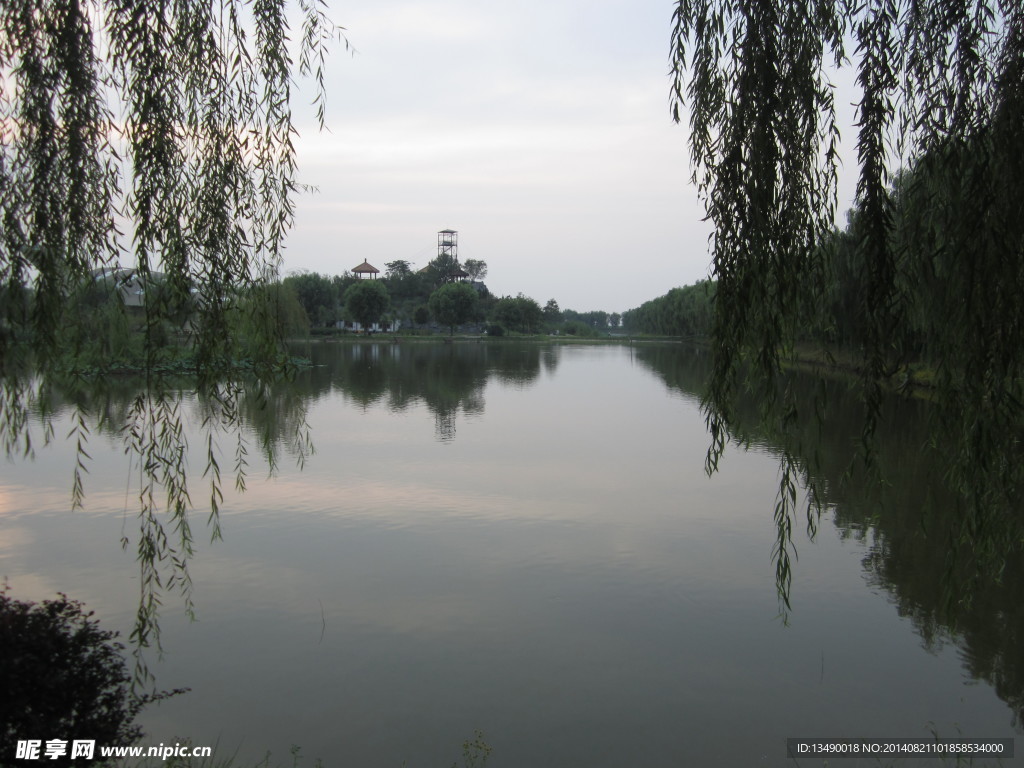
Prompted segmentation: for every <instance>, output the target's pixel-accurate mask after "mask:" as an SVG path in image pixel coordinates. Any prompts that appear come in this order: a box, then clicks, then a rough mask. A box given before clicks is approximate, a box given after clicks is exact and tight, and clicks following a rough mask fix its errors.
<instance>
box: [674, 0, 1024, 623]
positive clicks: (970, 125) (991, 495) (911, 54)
mask: <svg viewBox="0 0 1024 768" xmlns="http://www.w3.org/2000/svg"><path fill="white" fill-rule="evenodd" d="M673 20H674V28H673V38H672V40H673V43H672V64H673V73H674V79H673V86H672V110H673V116H674V119H675V120H676V121H679V120H681V119H683V116H684V113H685V111H686V110H688V111H689V122H690V147H691V156H692V161H693V166H694V169H695V170H694V176H693V179H694V182H695V183H696V185H697V186H698V188H699V191H700V194H701V197H702V199H703V201H704V203H705V206H706V209H707V214H708V217H709V219H710V221H711V222H712V223H713V225H714V233H713V236H712V250H713V257H714V267H713V269H714V277H715V279H716V280H717V293H716V317H715V324H714V332H713V338H714V352H715V356H714V360H715V362H714V367H713V373H712V376H711V380H710V385H709V392H708V396H707V400H706V413H707V420H708V425H709V428H710V430H711V433H712V439H713V443H712V446H711V449H710V451H709V457H708V459H709V460H708V465H709V469H714V467H715V466H717V463H718V460H719V458H720V456H721V452H722V450H723V449H724V446H725V444H726V442H727V439H728V438H727V435H728V432H727V428H728V425H729V424H730V419H731V409H732V408H733V406H734V403H735V402H736V397H737V394H738V392H739V389H740V387H741V386H749V387H752V388H753V389H754V391H755V394H757V395H758V396H759V397H760V399H761V402H762V403H763V412H762V417H763V418H764V419H767V420H772V421H773V422H775V423H776V426H777V428H779V429H782V430H785V429H786V427H787V425H790V424H793V423H795V420H796V418H797V417H798V415H801V414H802V415H806V414H807V411H809V410H820V408H821V405H822V404H821V402H820V400H816V401H812V402H807V401H800V400H799V399H798V398H797V397H796V396H795V395H794V394H792V393H791V392H790V391H789V390H788V389H787V385H786V382H785V377H783V376H781V375H780V374H781V372H782V366H783V363H784V361H785V358H786V355H787V354H788V353H789V352H791V351H792V348H793V344H794V342H795V341H796V340H798V339H799V338H801V333H802V332H804V331H806V329H808V328H811V327H821V326H825V325H827V324H828V323H829V318H827V317H823V316H822V311H823V308H824V307H826V306H828V305H829V304H830V301H829V297H828V291H829V285H830V284H831V281H832V280H833V279H834V277H835V276H834V275H833V274H831V260H830V250H829V248H828V247H826V246H827V243H828V241H829V240H830V239H831V234H830V233H831V230H832V228H833V222H834V219H835V195H836V171H837V166H838V163H839V155H838V138H839V130H838V125H837V116H836V108H835V94H834V88H833V86H832V84H831V82H830V73H832V72H834V71H836V70H838V69H840V68H843V67H852V68H853V70H854V71H855V72H856V81H857V84H858V87H859V89H860V98H859V102H858V104H857V131H858V133H857V162H858V168H859V180H858V184H857V199H856V227H855V235H856V242H855V243H854V249H855V259H854V260H855V272H856V281H857V284H858V285H859V286H860V289H859V291H858V293H857V302H856V306H855V307H854V309H853V311H854V312H855V313H856V314H857V316H858V325H859V327H860V328H861V329H862V332H863V333H862V339H861V346H860V351H861V354H862V356H863V365H862V369H863V371H864V376H863V392H864V401H865V406H866V407H865V413H866V416H865V421H864V429H863V435H862V456H864V457H866V458H867V459H868V460H869V461H870V458H871V456H872V452H871V444H872V438H873V434H874V430H875V426H876V424H877V421H878V419H879V412H880V406H881V399H882V396H883V392H884V391H885V390H886V389H887V388H889V387H890V386H891V385H892V383H893V381H894V377H896V376H898V375H899V373H900V371H901V370H902V366H903V365H904V364H905V363H906V362H907V361H908V359H909V358H910V356H911V354H912V351H911V350H910V349H908V348H907V346H906V345H905V344H904V343H903V341H904V339H905V338H906V334H904V333H903V332H902V331H903V330H904V329H905V328H908V327H910V326H912V325H914V324H917V325H919V326H920V325H921V324H922V322H923V324H924V325H925V326H926V331H927V334H926V335H927V338H928V361H929V362H930V363H931V364H932V365H933V367H934V369H935V382H934V383H935V399H936V401H937V403H936V408H935V409H934V412H935V414H936V419H935V423H934V429H933V443H934V445H933V448H934V449H935V450H937V451H939V452H941V453H943V454H944V455H945V459H946V460H947V461H948V466H949V467H950V469H949V471H948V478H947V479H948V482H949V488H950V490H951V492H952V493H954V494H955V495H956V497H957V498H958V500H959V502H960V504H961V505H962V508H963V515H962V524H961V527H960V528H959V529H958V530H956V531H954V532H952V533H951V534H950V535H951V536H953V537H955V538H956V539H958V540H959V541H960V542H961V543H962V542H970V544H971V545H972V546H971V547H970V548H969V549H970V551H973V552H974V553H975V562H974V563H972V564H971V565H972V566H977V567H979V568H995V569H998V567H999V563H1000V562H1002V561H1004V559H1005V558H1006V557H1007V556H1008V554H1009V553H1011V552H1012V551H1014V550H1015V548H1017V547H1019V546H1020V544H1021V541H1022V538H1021V527H1020V515H1021V508H1020V507H1021V505H1020V489H1021V481H1022V477H1021V475H1022V472H1021V467H1022V465H1024V461H1022V458H1024V457H1022V447H1021V437H1022V434H1024V429H1022V422H1024V416H1022V410H1021V399H1022V386H1021V379H1022V363H1024V341H1022V340H1024V302H1022V301H1021V300H1020V297H1021V296H1022V295H1024V208H1022V206H1024V151H1022V150H1021V148H1022V147H1024V6H1022V5H1021V3H1020V2H1019V0H866V1H865V2H859V1H858V2H854V1H853V0H679V2H678V4H677V6H676V9H675V12H674V16H673ZM901 168H903V169H906V170H907V172H906V173H904V174H900V175H899V177H898V179H897V171H899V170H900V169H901ZM897 181H899V183H898V184H897V183H896V182H897ZM925 284H928V285H935V286H937V287H936V288H935V289H934V290H932V291H931V293H930V296H931V297H932V299H933V300H932V301H930V302H929V303H928V304H927V305H926V306H925V305H924V304H922V301H921V299H920V292H919V291H918V288H919V287H920V286H921V285H925ZM922 316H924V320H923V321H922ZM918 351H919V350H918ZM780 414H781V415H780ZM798 474H800V470H799V468H798V467H797V466H796V465H795V463H794V462H793V461H792V460H790V459H789V458H787V457H783V459H782V481H781V485H780V496H779V500H778V506H777V507H776V519H777V522H778V523H779V541H778V544H777V551H776V565H777V576H778V587H779V594H780V598H781V599H782V601H783V602H784V603H785V605H786V607H787V608H788V605H789V585H790V578H791V565H790V552H791V548H792V541H791V539H790V536H789V531H790V529H791V523H790V519H791V515H792V513H793V511H794V510H793V506H794V504H795V494H794V492H793V485H792V481H793V478H794V477H796V476H798ZM812 491H813V489H812ZM811 495H812V499H813V493H812V494H811ZM816 511H820V510H815V509H814V505H813V503H812V504H811V505H810V506H809V507H808V509H807V513H808V525H809V527H811V528H813V525H814V514H815V512H816ZM963 550H964V547H951V548H950V551H951V552H952V551H963ZM951 565H956V567H960V566H962V565H963V564H962V563H961V564H951Z"/></svg>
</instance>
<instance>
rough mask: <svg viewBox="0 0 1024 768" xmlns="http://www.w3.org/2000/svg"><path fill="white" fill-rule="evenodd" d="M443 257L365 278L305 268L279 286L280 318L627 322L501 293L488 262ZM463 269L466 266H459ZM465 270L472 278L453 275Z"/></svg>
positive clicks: (582, 328) (416, 324)
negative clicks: (490, 282)
mask: <svg viewBox="0 0 1024 768" xmlns="http://www.w3.org/2000/svg"><path fill="white" fill-rule="evenodd" d="M449 259H450V257H447V256H446V255H441V256H439V257H438V258H437V259H434V260H433V261H431V262H430V264H429V265H428V266H427V267H426V268H425V269H423V270H420V271H413V270H412V268H411V266H410V264H409V262H407V261H404V260H398V261H392V262H388V263H387V264H385V271H384V275H383V277H382V278H380V279H373V280H370V279H360V278H359V277H357V276H356V275H354V274H352V273H350V272H345V273H344V274H342V275H334V276H331V275H326V274H317V273H313V272H305V273H301V274H294V275H289V276H287V277H285V278H284V279H282V280H280V281H279V282H277V283H274V284H272V285H271V290H273V291H275V292H276V293H277V296H276V300H277V301H278V302H279V305H280V306H281V307H282V310H281V312H280V318H281V322H282V324H283V326H284V327H285V328H286V330H287V332H288V333H292V334H294V333H305V332H306V331H307V330H312V331H313V332H322V331H324V330H327V329H334V328H337V327H338V324H339V322H341V323H344V322H347V321H355V322H358V323H359V324H360V326H361V327H363V328H368V327H372V326H374V325H375V324H377V325H379V326H380V327H382V328H386V329H387V330H392V331H394V330H398V329H403V328H406V329H408V328H411V329H423V328H426V327H427V326H428V325H430V324H431V323H433V324H436V325H440V326H442V327H444V328H446V329H448V331H449V332H450V333H451V332H454V329H455V328H456V327H458V326H462V325H466V324H472V325H475V326H478V327H481V328H483V329H484V330H485V331H486V332H487V333H488V334H490V335H494V336H503V335H505V334H508V333H516V334H524V335H533V334H541V333H559V334H566V335H570V336H583V337H585V336H594V335H598V334H603V333H607V332H609V331H613V330H615V329H616V328H618V327H619V323H620V315H619V314H617V313H614V312H612V313H608V312H604V311H600V310H595V311H589V312H578V311H576V310H572V309H564V310H563V309H561V308H560V307H559V305H558V302H557V301H556V300H555V299H549V300H548V301H547V303H546V304H545V305H544V306H543V307H541V306H540V304H539V303H538V302H537V301H536V300H535V299H532V298H530V297H529V296H524V295H523V294H522V293H520V294H517V295H516V296H501V297H497V296H494V295H492V294H491V293H490V291H489V290H488V289H487V287H486V285H484V284H483V282H482V279H483V278H484V277H486V275H487V264H486V262H484V261H482V260H473V259H467V260H466V262H465V263H464V264H462V265H461V266H460V265H459V264H458V263H457V262H454V260H451V261H452V263H448V261H449ZM455 270H461V272H455ZM462 272H464V273H465V276H468V277H469V278H470V279H471V281H472V282H463V281H461V280H459V279H453V277H452V276H453V274H459V275H461V273H462Z"/></svg>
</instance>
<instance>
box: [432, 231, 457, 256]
mask: <svg viewBox="0 0 1024 768" xmlns="http://www.w3.org/2000/svg"><path fill="white" fill-rule="evenodd" d="M437 255H438V256H451V257H452V261H453V262H456V263H457V262H458V260H459V233H458V232H456V231H455V230H454V229H442V230H441V231H440V232H438V233H437Z"/></svg>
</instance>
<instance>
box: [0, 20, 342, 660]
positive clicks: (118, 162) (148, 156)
mask: <svg viewBox="0 0 1024 768" xmlns="http://www.w3.org/2000/svg"><path fill="white" fill-rule="evenodd" d="M293 6H294V7H293ZM290 22H297V23H296V27H297V29H296V32H295V33H292V32H291V31H290V29H289V24H290ZM340 33H341V30H340V29H339V28H337V27H335V26H334V25H333V24H332V23H331V22H330V21H329V19H328V18H327V16H326V15H325V6H324V4H323V2H322V0H297V2H296V3H294V4H293V3H289V2H286V0H246V1H244V2H243V1H242V0H207V1H206V2H194V0H142V1H141V2H137V1H136V0H111V1H109V2H101V0H6V1H5V2H4V3H3V4H2V5H0V380H2V386H0V391H2V401H0V406H2V409H0V435H2V439H3V443H4V446H5V448H6V449H7V451H8V452H11V451H21V452H29V451H30V450H31V441H30V435H29V424H30V420H29V419H28V417H27V414H28V412H29V409H30V408H33V409H38V408H40V407H41V404H43V403H45V398H44V397H40V386H41V385H40V383H39V382H40V380H39V378H38V377H39V375H40V374H42V375H44V376H45V375H46V374H47V373H48V372H49V371H51V370H52V369H54V368H55V367H57V366H58V365H60V364H63V365H64V367H66V363H67V360H68V357H69V356H73V355H74V354H76V353H77V352H78V345H79V344H81V343H86V342H87V341H89V339H88V338H87V337H89V336H90V335H92V336H95V335H96V334H97V330H98V329H96V328H95V327H93V326H90V327H89V328H87V329H85V330H83V329H82V328H79V329H78V333H77V335H75V334H69V333H68V326H69V325H72V324H74V323H75V321H76V318H74V317H72V316H71V315H69V308H72V307H75V306H77V305H78V304H77V303H79V302H80V301H83V299H81V297H82V296H83V295H85V294H88V293H89V290H91V288H90V286H96V285H97V284H99V282H100V281H99V280H98V279H97V275H98V271H99V270H107V271H108V274H112V273H113V270H114V268H115V267H117V266H118V265H120V264H121V263H122V262H124V263H125V266H127V267H130V268H131V269H132V270H134V273H135V275H136V279H137V280H138V282H139V283H140V284H141V285H143V286H145V287H146V294H147V295H146V301H145V303H144V308H143V313H144V322H143V323H142V325H143V328H144V342H143V344H142V347H141V348H142V351H143V357H144V364H143V366H142V370H143V371H144V373H145V375H146V381H147V384H146V387H145V389H146V394H144V395H140V399H139V401H138V403H137V408H136V409H135V410H134V411H133V412H132V414H131V418H130V419H129V420H128V422H127V423H126V424H125V425H124V432H123V434H124V442H125V450H126V452H127V453H129V455H130V457H132V462H133V465H136V466H138V468H139V472H140V479H139V505H140V521H141V531H140V539H139V543H138V555H139V559H140V563H141V564H142V567H143V596H142V603H141V607H140V626H138V627H137V628H136V633H137V637H138V639H139V642H140V644H142V645H144V644H146V642H148V639H149V637H150V636H151V632H150V630H151V629H154V627H151V626H149V625H148V624H147V622H150V623H152V624H155V606H156V605H158V604H159V590H160V589H161V587H162V586H175V585H177V586H182V587H183V588H184V590H185V591H186V597H187V586H188V574H187V570H186V569H185V563H186V562H187V558H188V555H189V553H190V552H191V533H190V529H189V525H188V517H187V516H188V511H189V509H190V506H191V502H190V496H189V491H188V487H187V483H186V482H185V458H184V457H185V445H184V442H183V441H184V438H183V437H182V434H183V432H182V421H181V415H180V407H179V406H180V400H181V394H180V392H178V393H173V392H172V393H168V392H167V391H165V390H164V389H163V388H162V387H161V385H160V382H159V379H158V377H157V375H156V373H155V370H154V369H155V366H156V363H157V362H158V360H160V359H161V355H162V354H163V353H164V352H165V351H166V346H167V345H166V341H167V324H168V323H169V322H170V323H171V324H172V325H173V326H174V327H177V328H178V329H179V330H180V332H181V333H183V334H184V335H185V337H186V345H187V346H188V347H189V348H190V359H191V360H193V361H194V366H193V367H194V376H195V379H196V381H197V385H196V386H197V389H198V390H199V393H200V395H201V396H202V397H205V398H209V399H211V400H213V401H215V402H218V403H219V404H220V408H219V410H220V411H221V412H222V413H227V414H230V413H233V412H234V409H235V407H236V405H237V402H238V399H239V392H240V387H241V384H240V383H239V379H238V377H237V376H236V375H235V374H234V373H232V371H231V366H232V362H233V361H234V360H236V359H237V358H238V357H239V352H240V350H241V349H243V346H242V345H243V344H244V349H245V351H246V354H247V356H248V357H249V358H250V359H251V360H252V361H253V363H254V369H255V370H254V371H249V373H248V374H247V376H250V378H247V381H249V382H250V383H249V384H247V385H246V386H247V388H248V389H249V390H255V391H256V392H257V393H258V392H260V391H261V390H263V389H265V387H266V382H267V381H269V379H270V377H272V376H273V375H274V374H275V372H276V371H278V370H280V367H281V365H282V364H283V362H284V360H285V358H284V356H283V348H282V346H281V343H280V342H281V339H280V335H279V334H278V333H277V328H276V323H275V321H274V318H275V316H276V312H275V308H274V307H273V306H272V305H271V304H272V302H271V301H270V300H269V298H268V297H271V296H272V295H273V292H271V291H266V290H263V289H262V286H263V285H264V283H265V281H266V280H267V279H268V278H271V277H274V276H276V273H277V268H278V264H279V261H280V256H281V249H282V243H283V240H284V237H285V234H286V232H287V231H288V229H289V227H290V226H291V224H292V220H293V213H294V199H295V195H296V194H297V192H298V191H299V185H298V182H297V180H296V161H295V147H294V143H293V140H294V137H295V135H296V129H295V125H294V121H293V114H292V108H291V103H292V95H293V94H292V88H293V78H294V77H295V76H297V75H301V76H306V77H309V78H311V79H312V80H313V81H314V82H315V96H314V101H313V103H314V105H315V108H316V115H317V118H318V120H319V122H320V126H321V127H322V126H323V119H324V81H323V76H324V70H323V64H324V57H325V54H326V50H327V48H328V46H329V45H330V43H331V42H332V40H334V39H342V40H344V38H343V37H341V34H340ZM293 36H294V37H295V40H292V39H291V38H292V37H293ZM294 61H297V64H295V63H293V62H294ZM83 286H85V288H83ZM157 289H159V290H157ZM112 298H113V297H112V296H107V297H106V301H107V303H108V304H110V305H111V306H114V305H116V311H120V312H122V313H123V308H122V307H121V303H120V302H119V301H111V300H112ZM100 301H101V302H102V301H104V299H103V297H100ZM106 311H107V310H104V312H106ZM114 311H115V310H114V309H111V310H110V312H114ZM108 314H109V313H108ZM183 318H187V321H183ZM90 322H92V319H90ZM79 325H81V323H79ZM122 325H123V323H122ZM115 326H117V323H112V325H111V328H114V327H115ZM99 335H103V336H106V335H107V334H106V333H105V331H104V330H99ZM83 338H85V341H83V340H82V339H83ZM69 339H74V343H71V342H69ZM103 341H104V342H107V341H108V339H106V338H104V339H103ZM108 347H109V344H107V345H106V346H104V347H103V350H102V351H103V352H106V351H109V350H108ZM253 375H254V376H255V382H256V383H255V384H252V383H251V382H252V381H253V379H252V378H251V376H253ZM44 410H45V409H44ZM220 422H223V419H221V420H220ZM76 425H77V426H76V427H75V429H74V432H73V435H72V436H73V437H75V438H76V439H77V440H78V447H79V462H78V465H79V466H78V469H77V470H76V472H75V481H74V487H73V499H74V501H75V503H79V502H80V501H81V498H82V494H83V492H84V491H83V485H82V473H83V472H84V471H85V469H86V465H87V456H88V455H87V453H86V443H87V438H88V429H87V427H86V418H85V415H84V414H83V413H81V412H80V413H79V415H78V418H77V419H76ZM207 426H208V427H209V425H207ZM49 429H50V427H49V426H48V425H46V424H44V437H48V436H49V432H48V430H49ZM209 457H210V465H209V466H208V467H207V476H208V477H209V478H210V479H211V483H212V486H213V487H212V490H211V492H210V499H211V507H212V510H211V511H212V512H213V513H214V516H213V519H212V524H213V531H214V533H215V534H216V532H217V530H218V529H217V528H216V509H217V500H218V499H219V498H220V490H219V485H218V484H219V479H220V472H219V469H218V467H217V465H216V458H215V455H214V452H213V451H212V450H211V451H210V452H209ZM239 482H244V480H242V479H239ZM161 512H163V513H166V514H167V515H168V518H167V521H166V522H164V521H163V520H162V518H161V516H160V515H159V514H158V513H161ZM175 542H176V543H175ZM162 568H168V569H169V573H168V574H166V575H163V576H162V575H161V573H162V571H161V569H162Z"/></svg>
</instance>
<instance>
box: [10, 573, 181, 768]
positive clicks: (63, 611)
mask: <svg viewBox="0 0 1024 768" xmlns="http://www.w3.org/2000/svg"><path fill="white" fill-rule="evenodd" d="M0 648H3V649H4V652H3V653H2V654H0V687H2V689H3V691H4V695H3V697H0V754H3V755H5V756H6V758H5V760H4V763H5V764H13V763H14V760H13V756H14V755H15V753H16V747H17V742H18V741H19V740H22V739H25V738H27V737H31V734H34V733H43V732H45V733H47V734H49V735H50V736H49V738H54V739H62V740H65V741H67V742H68V743H69V744H70V743H71V742H72V741H73V740H75V739H91V740H94V741H96V743H98V744H134V743H135V742H137V741H138V740H139V739H140V738H141V737H142V728H141V727H140V726H138V725H137V724H136V723H135V718H136V717H137V716H138V714H139V712H140V711H141V709H142V708H143V707H144V706H145V705H146V704H149V703H151V702H154V701H158V700H160V699H165V698H167V697H168V696H171V695H174V694H176V693H184V690H177V691H173V692H170V693H167V692H165V693H161V694H156V695H143V696H139V695H136V694H135V693H133V692H132V690H131V685H130V683H131V680H132V678H131V676H130V674H129V672H128V670H127V668H126V665H125V660H124V658H123V657H122V655H121V652H122V651H123V650H124V646H122V645H121V644H120V643H119V642H117V633H116V632H111V631H107V630H102V629H100V627H99V623H98V622H97V621H96V620H95V619H93V618H92V613H91V612H86V611H85V610H84V608H83V606H82V604H81V603H79V602H77V601H75V600H69V599H68V597H67V596H66V595H63V594H62V595H60V597H59V599H56V600H46V601H44V602H43V603H42V604H39V605H37V604H35V603H24V602H21V601H20V600H15V599H13V598H11V597H10V596H8V594H7V587H6V586H4V587H3V588H0ZM8 760H10V763H8ZM47 764H48V765H56V766H69V765H72V764H73V761H72V760H71V759H70V758H69V757H68V756H64V757H58V758H57V759H55V760H49V759H48V760H47Z"/></svg>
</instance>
